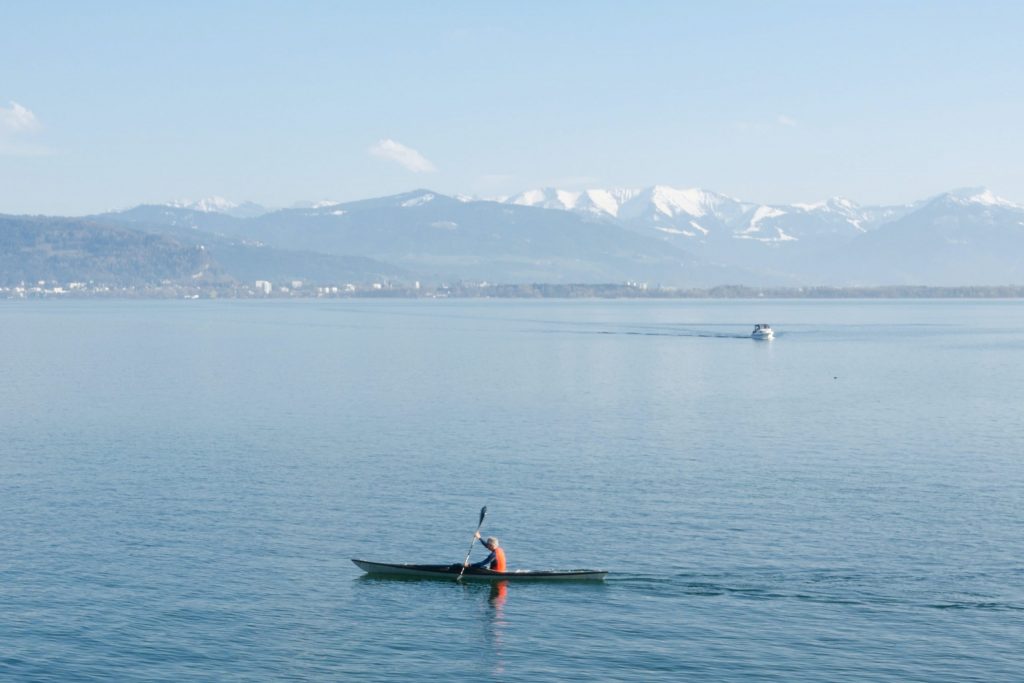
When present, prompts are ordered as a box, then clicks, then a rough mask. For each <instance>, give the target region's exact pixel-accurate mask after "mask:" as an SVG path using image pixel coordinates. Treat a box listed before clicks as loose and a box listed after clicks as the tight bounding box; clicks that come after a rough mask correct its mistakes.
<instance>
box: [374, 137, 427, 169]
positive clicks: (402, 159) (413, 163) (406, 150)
mask: <svg viewBox="0 0 1024 683" xmlns="http://www.w3.org/2000/svg"><path fill="white" fill-rule="evenodd" d="M369 151H370V154H372V155H373V156H375V157H378V158H380V159H387V160H388V161H394V162H395V163H397V164H400V165H401V166H403V167H404V168H406V169H407V170H409V171H412V172H413V173H431V172H433V171H436V170H437V167H436V166H434V164H433V163H431V161H430V159H428V158H426V157H425V156H423V155H422V154H420V153H419V152H417V151H416V150H414V149H413V148H412V147H406V146H405V145H403V144H402V143H400V142H395V141H394V140H392V139H390V138H385V139H384V140H378V141H377V144H375V145H373V146H372V147H370V150H369Z"/></svg>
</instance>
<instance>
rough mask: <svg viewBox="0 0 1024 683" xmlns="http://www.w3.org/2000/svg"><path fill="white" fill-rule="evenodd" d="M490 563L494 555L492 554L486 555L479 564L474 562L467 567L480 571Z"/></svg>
mask: <svg viewBox="0 0 1024 683" xmlns="http://www.w3.org/2000/svg"><path fill="white" fill-rule="evenodd" d="M491 562H494V553H493V552H492V553H491V554H490V555H488V556H487V557H485V558H484V559H483V560H481V561H480V562H474V563H473V564H471V565H469V566H470V567H475V568H477V569H480V568H481V567H486V566H487V565H489V564H490V563H491Z"/></svg>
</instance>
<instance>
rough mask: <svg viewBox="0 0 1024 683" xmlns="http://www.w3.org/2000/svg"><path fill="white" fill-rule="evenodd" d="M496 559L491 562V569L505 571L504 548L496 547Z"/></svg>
mask: <svg viewBox="0 0 1024 683" xmlns="http://www.w3.org/2000/svg"><path fill="white" fill-rule="evenodd" d="M493 552H494V561H493V562H491V569H492V570H494V571H496V572H503V571H505V550H504V549H502V548H495V549H494V551H493Z"/></svg>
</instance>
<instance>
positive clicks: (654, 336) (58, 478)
mask: <svg viewBox="0 0 1024 683" xmlns="http://www.w3.org/2000/svg"><path fill="white" fill-rule="evenodd" d="M761 321H767V322H770V323H772V324H773V326H774V327H775V328H776V330H777V335H778V336H777V338H776V339H775V340H774V341H772V342H754V341H752V340H750V339H749V338H748V337H747V335H748V334H749V333H750V330H751V329H752V327H753V323H755V322H761ZM0 350H2V357H0V399H2V410H0V468H2V469H0V471H2V477H0V644H2V652H0V678H2V679H4V680H16V681H62V682H63V681H79V680H120V681H179V680H183V679H193V680H217V681H235V680H237V681H243V680H244V681H252V680H303V679H310V680H381V681H384V680H395V681H398V680H409V679H412V680H439V679H444V680H456V679H470V678H472V679H476V680H502V681H503V680H508V681H538V680H609V681H656V680H665V681H669V680H672V681H675V680H681V679H682V680H686V679H690V680H700V681H751V680H764V681H823V680H864V681H901V682H903V681H929V682H935V681H987V682H990V681H1020V680H1022V679H1024V418H1022V414H1024V410H1022V409H1024V303H1022V302H1020V301H972V302H962V301H870V302H866V301H830V302H817V301H664V302H660V301H659V302H640V301H614V302H608V301H580V302H575V301H574V302H566V301H380V302H377V301H336V302H335V301H332V302H316V301H309V302H296V301H281V302H277V301H267V302H229V301H213V302H199V301H195V302H150V301H147V302H133V301H127V302H112V301H81V302H74V301H42V302H0ZM485 504H486V505H487V506H488V508H489V511H490V512H489V515H488V517H487V520H486V521H485V523H484V528H483V533H484V534H485V535H496V536H498V537H500V538H501V541H502V545H503V546H505V548H506V550H507V553H508V557H509V563H510V565H511V566H512V567H521V568H522V567H526V568H574V567H596V568H604V569H608V570H609V571H610V572H611V574H610V575H609V577H608V580H607V581H606V582H604V583H603V584H602V583H598V584H594V585H588V584H540V583H536V584H513V585H510V586H507V587H506V588H504V589H502V590H497V589H495V588H492V587H491V586H488V585H475V584H466V585H461V584H457V583H455V582H438V581H398V580H386V579H378V578H367V577H364V576H362V575H361V574H360V572H359V570H358V569H357V568H356V567H355V566H354V565H352V563H351V562H350V561H349V560H350V558H353V557H356V558H364V559H371V560H379V561H398V562H400V561H408V562H438V563H447V562H458V561H461V560H462V558H463V557H464V555H465V552H466V549H467V548H468V546H469V541H470V538H471V535H472V533H473V530H474V528H475V527H476V523H477V514H478V511H479V509H480V507H481V506H482V505H485ZM483 556H484V551H483V549H482V548H480V546H477V548H476V549H475V550H474V553H473V557H474V558H476V559H482V557H483Z"/></svg>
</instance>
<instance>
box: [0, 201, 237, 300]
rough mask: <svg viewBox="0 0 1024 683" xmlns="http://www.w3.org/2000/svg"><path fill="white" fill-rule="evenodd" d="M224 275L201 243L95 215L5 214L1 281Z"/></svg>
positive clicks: (130, 281)
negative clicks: (103, 220) (93, 217)
mask: <svg viewBox="0 0 1024 683" xmlns="http://www.w3.org/2000/svg"><path fill="white" fill-rule="evenodd" d="M221 277H222V274H221V272H220V271H219V269H218V268H217V266H216V264H215V263H214V261H213V260H212V259H211V258H210V255H209V254H208V253H207V252H206V251H205V250H204V249H203V248H202V247H200V246H198V245H195V244H183V243H181V242H179V241H177V240H175V239H173V238H172V237H169V236H166V235H152V234H146V233H142V232H138V231H135V230H129V229H126V228H123V227H119V226H116V225H111V224H109V223H108V224H104V223H101V222H98V221H95V220H88V219H81V218H49V217H42V216H3V215H0V284H2V285H8V286H9V285H14V284H17V283H19V282H22V281H27V282H31V281H36V280H59V281H61V282H67V281H73V280H82V281H88V280H96V281H101V282H107V283H111V284H118V285H141V284H147V283H153V282H160V281H162V280H174V281H191V282H194V281H197V280H205V281H215V280H217V279H219V278H221Z"/></svg>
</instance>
